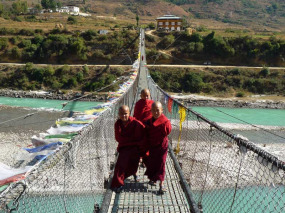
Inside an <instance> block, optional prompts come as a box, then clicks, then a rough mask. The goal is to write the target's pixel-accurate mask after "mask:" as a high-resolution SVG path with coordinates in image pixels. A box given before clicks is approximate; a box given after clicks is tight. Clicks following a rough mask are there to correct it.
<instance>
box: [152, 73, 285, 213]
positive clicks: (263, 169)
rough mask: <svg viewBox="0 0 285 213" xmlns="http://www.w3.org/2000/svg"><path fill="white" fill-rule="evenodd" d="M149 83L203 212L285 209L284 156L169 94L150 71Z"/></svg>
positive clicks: (186, 177)
mask: <svg viewBox="0 0 285 213" xmlns="http://www.w3.org/2000/svg"><path fill="white" fill-rule="evenodd" d="M148 85H149V89H150V91H151V95H152V97H153V98H154V99H155V100H156V101H160V102H161V103H162V104H163V108H164V113H165V114H166V116H167V117H168V118H169V119H170V120H171V123H172V126H173V130H172V133H171V135H170V137H171V138H172V143H171V146H172V149H174V150H175V149H177V147H180V150H179V149H178V150H176V151H177V152H176V157H177V160H178V163H179V165H180V166H181V169H182V172H183V174H184V177H185V180H186V182H187V184H188V185H189V187H190V189H191V192H192V197H193V200H194V201H195V202H196V203H198V207H199V208H202V209H203V212H250V211H252V212H280V213H281V212H284V206H285V200H284V196H285V187H284V186H285V163H284V162H283V161H281V160H279V159H278V158H277V157H276V156H274V155H272V154H270V153H268V152H267V151H265V150H263V149H262V148H261V147H260V146H259V145H257V144H254V143H252V142H250V141H247V140H244V139H243V138H242V137H237V135H235V134H233V133H231V132H230V131H227V130H225V129H223V128H222V127H220V126H219V125H217V124H216V123H214V122H212V121H210V120H208V119H207V118H205V117H203V116H202V115H200V114H199V113H197V112H195V111H193V110H192V109H191V108H189V107H187V106H185V105H184V104H183V103H181V102H179V101H177V100H176V99H173V98H171V96H170V95H169V94H167V93H166V92H165V91H163V90H162V89H161V88H160V87H159V86H158V85H157V84H156V83H155V82H154V81H153V80H152V78H151V77H150V76H148ZM182 108H183V109H185V110H186V114H187V119H185V121H184V122H183V123H182V129H181V130H180V127H179V126H180V124H181V117H179V111H180V110H181V109H182ZM181 131H182V132H181ZM211 132H212V133H211ZM213 132H214V134H213ZM180 137H181V139H180ZM178 145H179V146H178ZM199 201H200V203H199Z"/></svg>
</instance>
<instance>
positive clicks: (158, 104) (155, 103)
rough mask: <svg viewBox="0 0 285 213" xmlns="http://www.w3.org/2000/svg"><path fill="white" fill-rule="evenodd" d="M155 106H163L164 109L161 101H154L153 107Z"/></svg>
mask: <svg viewBox="0 0 285 213" xmlns="http://www.w3.org/2000/svg"><path fill="white" fill-rule="evenodd" d="M153 107H158V108H161V109H162V104H161V103H160V102H159V101H155V102H153V104H152V105H151V108H153Z"/></svg>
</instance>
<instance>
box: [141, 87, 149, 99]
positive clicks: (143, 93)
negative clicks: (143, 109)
mask: <svg viewBox="0 0 285 213" xmlns="http://www.w3.org/2000/svg"><path fill="white" fill-rule="evenodd" d="M141 99H144V100H147V99H150V92H149V90H148V89H146V88H145V89H143V90H142V91H141Z"/></svg>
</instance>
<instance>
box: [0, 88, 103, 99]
mask: <svg viewBox="0 0 285 213" xmlns="http://www.w3.org/2000/svg"><path fill="white" fill-rule="evenodd" d="M0 96H4V97H12V98H42V99H54V100H73V99H76V98H80V100H81V101H96V102H104V101H106V100H107V97H108V94H106V93H100V94H93V93H80V92H75V91H72V90H70V91H69V92H62V91H58V92H52V91H23V90H10V89H0ZM82 96H84V97H82ZM81 97H82V98H81Z"/></svg>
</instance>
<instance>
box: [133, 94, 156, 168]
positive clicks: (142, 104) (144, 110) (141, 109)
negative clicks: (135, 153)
mask: <svg viewBox="0 0 285 213" xmlns="http://www.w3.org/2000/svg"><path fill="white" fill-rule="evenodd" d="M153 102H154V101H153V100H150V92H149V90H148V89H143V90H142V91H141V99H140V100H139V101H138V102H137V103H136V105H135V110H134V117H135V118H136V119H137V120H139V121H141V122H142V123H145V122H146V121H147V120H149V119H150V118H151V117H152V114H151V105H152V104H153ZM142 149H143V150H141V154H142V155H141V160H140V163H141V166H142V167H143V168H144V167H145V162H146V161H147V158H148V156H149V152H148V150H147V147H142Z"/></svg>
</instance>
